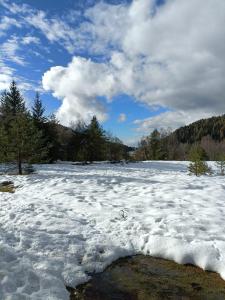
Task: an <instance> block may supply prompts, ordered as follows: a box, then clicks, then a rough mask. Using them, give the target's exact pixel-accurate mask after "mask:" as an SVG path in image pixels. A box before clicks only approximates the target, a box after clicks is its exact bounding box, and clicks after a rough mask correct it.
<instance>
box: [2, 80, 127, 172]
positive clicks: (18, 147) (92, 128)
mask: <svg viewBox="0 0 225 300" xmlns="http://www.w3.org/2000/svg"><path fill="white" fill-rule="evenodd" d="M129 150H130V149H129V147H127V146H125V145H123V143H122V142H121V141H120V140H119V139H118V138H116V137H114V136H112V135H111V134H109V133H107V132H106V131H105V130H104V129H103V128H102V126H101V125H100V124H99V122H98V120H97V118H96V117H95V116H93V118H92V119H91V122H90V123H89V124H85V123H84V122H82V121H79V122H77V123H73V124H71V126H70V127H65V126H62V125H60V124H59V122H58V120H57V119H56V117H55V116H54V115H51V116H49V117H46V116H45V108H44V106H43V104H42V101H41V99H40V95H39V93H36V96H35V99H34V103H33V106H32V108H31V110H29V109H28V108H27V107H26V104H25V100H24V97H23V95H22V93H21V92H20V90H19V89H18V87H17V85H16V82H15V81H13V82H12V83H11V85H10V87H9V89H8V90H7V91H5V92H4V93H3V94H2V95H1V99H0V162H1V163H3V162H16V164H17V168H18V173H19V174H22V173H23V167H22V164H23V163H24V162H26V163H52V162H55V161H57V160H63V161H65V160H67V161H68V160H69V161H82V162H84V163H85V162H93V161H103V160H110V161H118V160H122V159H128V158H129V154H128V152H129Z"/></svg>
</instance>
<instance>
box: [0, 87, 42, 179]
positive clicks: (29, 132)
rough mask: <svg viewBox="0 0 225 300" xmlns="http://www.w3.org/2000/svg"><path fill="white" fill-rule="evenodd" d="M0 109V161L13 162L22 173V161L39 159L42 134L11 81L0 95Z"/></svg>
mask: <svg viewBox="0 0 225 300" xmlns="http://www.w3.org/2000/svg"><path fill="white" fill-rule="evenodd" d="M0 111H1V120H0V121H1V122H0V152H1V160H2V161H5V162H7V161H8V162H10V161H15V162H16V163H17V167H18V173H19V174H22V163H23V162H31V161H39V160H40V159H41V157H42V156H43V155H45V154H46V149H43V147H42V144H43V142H42V133H41V131H40V130H39V129H38V128H37V127H35V125H34V122H33V119H32V117H31V115H30V114H29V113H28V111H27V109H26V107H25V102H24V99H23V97H22V95H21V93H20V91H19V90H18V88H17V86H16V83H15V82H14V81H13V82H12V84H11V85H10V89H9V91H8V92H5V93H4V94H3V96H2V98H1V105H0Z"/></svg>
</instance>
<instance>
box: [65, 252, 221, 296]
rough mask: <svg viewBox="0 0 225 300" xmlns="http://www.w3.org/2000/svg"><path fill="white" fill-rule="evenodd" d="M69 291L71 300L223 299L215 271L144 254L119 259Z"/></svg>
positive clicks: (219, 280) (219, 279) (218, 277)
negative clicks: (207, 270)
mask: <svg viewBox="0 0 225 300" xmlns="http://www.w3.org/2000/svg"><path fill="white" fill-rule="evenodd" d="M68 290H69V291H70V292H71V297H70V299H71V300H93V299H94V300H115V299H120V300H166V299H174V300H188V299H189V300H193V299H194V300H204V299H206V300H222V299H223V300H224V299H225V282H224V281H223V280H222V279H221V278H220V276H219V275H218V274H216V273H213V272H206V271H203V270H202V269H200V268H197V267H194V266H192V265H179V264H176V263H175V262H172V261H168V260H164V259H159V258H153V257H150V256H144V255H137V256H133V257H127V258H122V259H119V260H117V261H116V262H114V263H113V264H112V265H111V266H109V267H108V268H107V269H106V270H105V271H104V272H102V273H99V274H95V275H93V277H92V279H91V280H90V281H89V282H88V283H86V284H82V285H80V286H78V287H77V288H76V289H72V288H68Z"/></svg>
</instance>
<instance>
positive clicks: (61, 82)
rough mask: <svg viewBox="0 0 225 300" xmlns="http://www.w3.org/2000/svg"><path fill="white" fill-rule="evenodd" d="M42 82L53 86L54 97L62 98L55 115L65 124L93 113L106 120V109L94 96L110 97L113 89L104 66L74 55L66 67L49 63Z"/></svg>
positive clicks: (111, 80) (89, 117)
mask: <svg viewBox="0 0 225 300" xmlns="http://www.w3.org/2000/svg"><path fill="white" fill-rule="evenodd" d="M42 82H43V87H44V89H45V90H52V91H53V95H54V96H55V97H57V98H59V99H62V100H63V103H62V106H61V107H60V109H59V110H58V112H57V117H58V118H59V120H60V121H61V122H62V123H63V124H65V125H68V124H69V123H70V122H71V121H77V120H79V119H83V120H84V121H89V120H90V119H91V117H92V116H93V115H96V116H97V117H98V119H99V120H100V121H103V120H105V119H106V118H107V113H106V111H105V108H104V106H103V105H102V104H101V102H100V101H98V100H97V97H98V96H106V97H108V99H110V98H111V97H112V95H114V94H115V92H116V90H115V85H116V83H115V80H114V77H113V76H112V74H111V73H110V72H109V70H108V68H107V66H106V65H105V64H97V63H94V62H92V61H91V60H87V59H85V58H81V57H75V58H73V60H72V62H71V63H70V64H69V65H68V66H67V67H52V68H51V69H50V70H49V71H48V72H46V73H45V74H44V76H43V79H42Z"/></svg>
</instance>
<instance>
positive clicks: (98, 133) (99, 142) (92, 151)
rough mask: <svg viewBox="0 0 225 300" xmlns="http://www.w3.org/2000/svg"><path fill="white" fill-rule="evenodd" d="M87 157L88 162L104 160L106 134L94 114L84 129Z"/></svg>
mask: <svg viewBox="0 0 225 300" xmlns="http://www.w3.org/2000/svg"><path fill="white" fill-rule="evenodd" d="M86 137H87V143H86V145H85V146H86V149H87V158H88V160H89V161H90V162H92V161H94V160H96V161H100V160H104V159H105V157H106V155H105V153H106V135H105V132H104V130H103V129H102V127H101V125H100V124H99V122H98V120H97V118H96V116H94V117H93V118H92V119H91V122H90V124H89V125H88V127H87V130H86Z"/></svg>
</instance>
